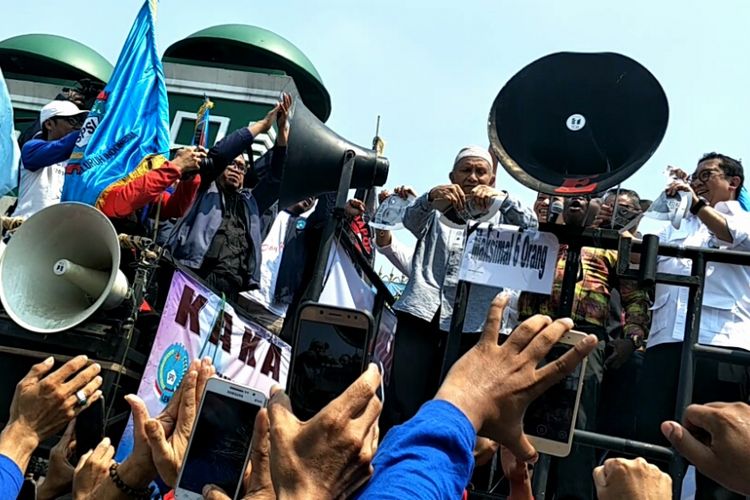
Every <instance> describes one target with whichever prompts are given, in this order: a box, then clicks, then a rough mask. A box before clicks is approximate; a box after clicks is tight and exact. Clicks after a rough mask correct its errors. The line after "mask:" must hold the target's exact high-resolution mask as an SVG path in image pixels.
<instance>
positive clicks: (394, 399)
mask: <svg viewBox="0 0 750 500" xmlns="http://www.w3.org/2000/svg"><path fill="white" fill-rule="evenodd" d="M493 164H494V162H493V160H492V157H491V156H490V154H489V153H488V151H487V149H486V148H481V147H477V146H468V147H465V148H463V149H461V150H460V151H459V152H458V155H457V156H456V158H455V160H454V162H453V168H452V169H451V172H450V173H449V175H448V177H449V179H450V181H451V183H450V184H444V185H440V186H435V187H434V188H432V189H430V190H429V191H427V192H426V193H425V194H423V195H422V196H420V197H418V198H417V199H416V200H415V202H414V204H412V205H411V206H410V207H409V208H408V209H407V210H406V212H405V214H404V226H405V227H406V228H407V229H409V231H411V232H412V234H414V236H415V237H416V238H417V242H416V246H415V249H414V256H413V258H412V266H411V273H410V274H409V282H408V284H407V285H406V288H405V289H404V293H403V294H402V295H401V297H400V298H399V300H398V301H397V302H396V304H395V305H394V308H395V309H396V311H397V315H398V329H397V331H396V338H395V346H394V357H393V368H392V371H391V383H390V385H389V387H388V390H389V392H390V394H389V395H388V396H386V398H385V409H384V420H383V426H384V428H388V427H389V426H391V425H396V424H399V423H401V422H404V421H405V420H408V419H409V418H411V417H412V416H413V415H414V414H415V413H416V412H417V410H418V409H419V407H420V406H421V405H422V403H424V402H425V401H427V400H428V399H430V398H431V397H432V396H433V395H434V394H435V390H436V389H437V387H438V383H439V380H438V378H439V374H440V367H441V365H442V361H443V355H444V350H445V340H446V338H447V332H448V330H449V328H450V323H451V316H452V314H453V302H454V300H455V297H456V289H457V285H458V270H459V267H460V263H461V256H462V253H463V249H464V230H465V227H466V224H465V220H463V217H461V216H458V215H457V214H459V213H468V212H469V210H468V209H469V208H472V209H473V210H472V211H473V212H474V214H473V215H479V213H481V212H489V209H490V207H491V206H492V205H493V203H494V204H495V205H499V209H498V210H497V212H496V213H494V214H491V213H487V215H486V216H485V217H479V219H480V220H486V221H488V222H492V223H495V224H513V225H516V226H520V227H522V228H535V227H537V220H536V217H535V216H534V214H533V212H531V210H529V209H527V208H524V207H523V206H522V205H521V203H520V202H519V201H517V200H516V199H515V198H513V197H512V196H511V195H509V194H508V193H507V192H506V191H499V190H496V189H495V188H494V187H493V186H494V184H495V172H494V167H493ZM499 292H500V289H498V288H493V287H488V286H481V285H472V287H471V292H470V294H469V300H468V304H467V308H466V316H465V319H464V333H463V335H462V340H461V351H462V352H465V351H466V350H467V349H469V348H470V347H471V346H472V345H474V344H475V343H476V341H477V339H478V337H479V332H481V330H482V326H483V324H484V319H485V314H486V312H487V309H488V308H489V305H490V303H491V302H492V299H493V298H494V297H495V295H497V293H499Z"/></svg>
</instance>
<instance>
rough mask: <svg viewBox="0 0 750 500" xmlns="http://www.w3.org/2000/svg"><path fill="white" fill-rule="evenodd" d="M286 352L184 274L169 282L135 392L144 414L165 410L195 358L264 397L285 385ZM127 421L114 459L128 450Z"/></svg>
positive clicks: (279, 343) (129, 432)
mask: <svg viewBox="0 0 750 500" xmlns="http://www.w3.org/2000/svg"><path fill="white" fill-rule="evenodd" d="M291 355H292V350H291V347H290V346H289V345H288V344H286V343H285V342H284V341H282V340H281V339H279V338H278V337H276V336H274V335H273V334H272V333H271V332H269V331H268V330H266V329H265V328H263V327H262V326H260V325H259V324H257V323H255V322H254V321H252V319H250V318H248V317H245V316H242V315H241V314H240V313H238V312H237V311H235V310H234V308H233V307H232V306H231V305H229V304H227V303H225V302H224V301H223V299H222V298H221V297H220V296H218V295H216V294H215V293H213V292H212V291H211V290H210V289H209V288H207V287H206V286H204V285H202V284H201V283H200V282H198V281H197V280H195V279H192V278H191V277H190V276H188V275H187V274H185V273H183V272H181V271H179V270H177V271H175V273H174V277H173V278H172V284H171V286H170V288H169V295H168V296H167V301H166V304H165V305H164V311H163V312H162V315H161V321H160V322H159V329H158V331H157V333H156V338H155V339H154V344H153V346H152V348H151V354H150V355H149V358H148V362H147V363H146V368H145V371H144V373H143V378H142V379H141V384H140V386H139V387H138V396H140V398H141V399H143V401H144V402H145V403H146V406H147V407H148V411H149V414H150V415H151V416H156V415H158V414H159V413H161V411H162V410H163V409H164V407H165V406H166V405H167V403H168V402H169V400H170V399H171V398H172V396H173V395H174V392H175V391H176V390H177V388H178V387H179V385H180V382H182V379H183V377H184V376H185V374H186V373H187V370H188V367H189V366H190V362H191V361H192V360H194V359H201V358H204V357H209V358H211V359H212V360H213V364H214V366H215V367H216V373H217V375H218V376H220V377H222V378H226V379H228V380H231V381H233V382H236V383H238V384H243V385H247V386H250V387H252V388H254V389H257V390H259V391H261V392H263V393H264V394H266V396H268V395H269V391H270V389H271V387H272V386H273V385H274V384H279V385H281V386H283V387H285V386H286V379H287V374H288V371H289V362H290V360H291ZM132 432H133V429H132V419H131V422H129V423H128V426H127V428H126V429H125V432H124V433H123V437H122V440H121V441H120V447H119V448H118V452H117V457H118V460H122V459H123V458H124V457H126V456H127V455H128V454H129V453H130V451H131V449H132V444H133V443H132Z"/></svg>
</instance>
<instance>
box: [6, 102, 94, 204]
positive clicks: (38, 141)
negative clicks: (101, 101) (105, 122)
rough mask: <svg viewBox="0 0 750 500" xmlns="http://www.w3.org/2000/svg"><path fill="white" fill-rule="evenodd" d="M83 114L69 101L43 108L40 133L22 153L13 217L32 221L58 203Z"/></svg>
mask: <svg viewBox="0 0 750 500" xmlns="http://www.w3.org/2000/svg"><path fill="white" fill-rule="evenodd" d="M86 113H88V111H87V110H81V109H78V106H76V105H75V104H73V103H72V102H70V101H52V102H50V103H49V104H47V105H46V106H44V107H43V108H42V111H41V113H40V114H39V121H40V122H41V124H42V130H41V131H40V132H39V134H38V135H37V136H35V137H34V138H33V139H31V140H30V141H28V142H26V143H25V144H24V145H23V148H22V149H21V163H22V166H23V168H22V170H21V182H20V184H19V188H18V206H17V207H16V210H15V212H13V215H14V216H16V217H31V216H32V215H34V214H35V213H37V212H38V211H39V210H41V209H43V208H45V207H48V206H50V205H55V204H57V203H59V202H60V195H61V194H62V188H63V183H64V182H65V166H66V165H67V163H68V158H70V153H72V152H73V147H74V146H75V143H76V140H78V130H79V129H80V128H81V124H82V123H83V119H84V118H85V117H86Z"/></svg>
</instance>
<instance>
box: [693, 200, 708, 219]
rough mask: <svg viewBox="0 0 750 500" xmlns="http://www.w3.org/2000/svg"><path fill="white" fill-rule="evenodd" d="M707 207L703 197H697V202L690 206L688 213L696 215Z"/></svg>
mask: <svg viewBox="0 0 750 500" xmlns="http://www.w3.org/2000/svg"><path fill="white" fill-rule="evenodd" d="M707 205H708V200H707V199H705V198H704V197H703V196H699V197H698V202H697V203H694V204H693V205H691V206H690V213H691V214H693V215H698V212H700V211H701V209H702V208H703V207H705V206H707Z"/></svg>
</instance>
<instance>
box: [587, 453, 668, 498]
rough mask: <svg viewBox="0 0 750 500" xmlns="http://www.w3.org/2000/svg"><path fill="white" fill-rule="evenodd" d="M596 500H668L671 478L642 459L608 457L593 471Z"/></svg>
mask: <svg viewBox="0 0 750 500" xmlns="http://www.w3.org/2000/svg"><path fill="white" fill-rule="evenodd" d="M593 475H594V485H595V486H596V494H597V496H598V497H599V500H610V499H611V500H619V499H622V498H627V499H630V500H664V499H669V498H672V478H671V477H669V476H668V475H667V474H665V473H663V472H662V471H660V470H659V468H658V467H657V466H655V465H653V464H650V463H648V462H646V461H645V460H644V459H642V458H640V457H639V458H636V459H635V460H627V459H624V458H610V459H609V460H607V461H606V462H604V465H600V466H599V467H597V468H596V469H594V472H593Z"/></svg>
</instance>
